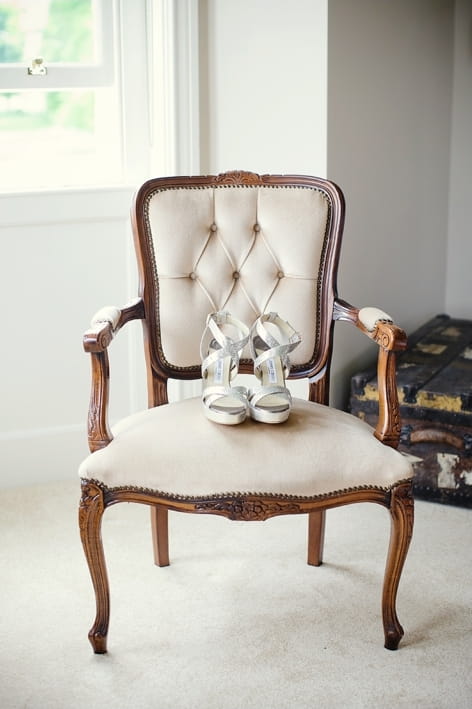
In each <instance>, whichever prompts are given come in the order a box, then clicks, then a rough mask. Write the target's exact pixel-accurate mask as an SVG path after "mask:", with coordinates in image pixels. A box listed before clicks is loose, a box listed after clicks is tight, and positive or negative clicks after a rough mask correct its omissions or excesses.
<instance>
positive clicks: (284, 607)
mask: <svg viewBox="0 0 472 709" xmlns="http://www.w3.org/2000/svg"><path fill="white" fill-rule="evenodd" d="M78 495H79V489H78V483H77V484H76V483H75V482H71V483H60V484H58V485H54V486H53V485H48V486H42V487H35V488H24V489H13V490H8V491H3V492H2V493H1V494H0V498H1V500H0V501H1V505H0V539H1V549H0V571H1V586H0V609H1V614H2V618H1V626H0V706H1V707H2V709H13V708H17V707H18V708H19V707H21V708H22V709H49V708H51V709H56V708H57V709H72V708H74V709H76V708H77V709H79V708H80V709H82V708H84V709H85V708H87V709H95V708H97V709H98V708H99V707H100V708H102V707H105V708H115V707H116V708H117V709H118V708H119V709H126V708H128V707H129V708H133V709H135V708H136V709H139V708H141V707H143V708H147V707H153V708H156V709H164V708H169V709H170V708H171V707H172V708H173V709H180V708H182V709H183V708H189V709H190V708H192V709H193V708H194V707H204V708H205V709H236V708H238V709H239V708H241V709H243V708H244V709H256V708H257V709H260V708H263V709H265V708H266V707H267V708H272V707H274V708H277V709H279V708H285V707H287V708H294V709H298V708H299V709H302V708H305V707H307V708H308V707H310V708H318V707H321V708H323V707H349V708H350V707H385V706H391V707H413V708H416V707H425V708H427V709H434V708H436V707H437V708H439V707H441V708H443V707H444V708H445V707H448V708H449V707H451V708H459V709H460V708H462V707H463V708H464V709H466V708H467V709H469V708H470V707H472V632H471V631H472V563H471V562H472V533H471V526H472V510H465V509H458V508H453V507H446V506H441V505H435V504H431V503H427V502H418V503H417V507H416V529H415V536H414V539H413V544H412V548H411V551H410V555H409V558H408V561H407V565H406V567H405V570H404V574H403V579H402V584H401V586H400V593H399V601H398V613H399V617H400V620H401V622H402V623H403V625H404V627H405V631H406V634H405V638H404V639H403V641H402V643H401V645H400V649H399V650H398V651H397V652H390V651H388V650H385V649H384V648H383V633H382V627H381V621H380V593H381V579H382V574H383V563H384V558H385V552H386V547H387V541H388V532H389V516H388V513H387V512H386V510H385V509H383V508H381V507H378V506H376V505H371V504H365V505H358V506H354V507H346V508H341V509H338V510H333V511H331V512H330V513H328V525H327V537H326V548H325V559H326V563H325V564H324V565H323V566H322V567H320V568H313V567H308V566H307V565H306V562H305V555H306V547H305V543H306V518H305V517H288V518H276V519H273V520H269V521H267V522H264V523H252V524H244V523H236V522H229V521H228V520H225V519H222V518H217V517H203V516H202V517H198V516H194V515H183V514H180V515H179V514H173V515H172V516H171V555H172V556H171V560H172V565H171V566H170V567H168V568H166V569H159V568H157V567H155V566H154V565H153V563H152V554H151V541H150V532H149V518H148V515H149V512H148V509H147V508H146V507H138V506H136V505H118V506H116V507H115V508H112V509H110V510H108V511H107V513H106V514H105V523H104V539H105V545H106V551H107V555H108V563H109V575H110V582H111V592H112V616H111V625H110V634H109V650H110V652H109V654H108V655H105V656H97V655H94V654H93V653H92V650H91V647H90V645H89V643H88V640H87V632H88V629H89V627H90V625H91V623H92V620H93V615H94V600H93V595H92V586H91V583H90V579H89V577H88V571H87V569H86V566H85V562H84V559H83V555H82V549H81V547H80V542H79V536H78V529H77V521H76V518H77V514H76V509H77V502H78Z"/></svg>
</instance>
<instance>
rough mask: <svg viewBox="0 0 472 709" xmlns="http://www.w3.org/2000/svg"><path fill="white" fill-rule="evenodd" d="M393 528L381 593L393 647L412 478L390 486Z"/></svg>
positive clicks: (396, 638)
mask: <svg viewBox="0 0 472 709" xmlns="http://www.w3.org/2000/svg"><path fill="white" fill-rule="evenodd" d="M390 515H391V521H392V528H391V533H390V546H389V549H388V556H387V565H386V568H385V578H384V587H383V595H382V617H383V625H384V633H385V647H386V648H387V650H396V649H397V648H398V645H399V643H400V640H401V639H402V637H403V628H402V626H401V625H400V622H399V620H398V617H397V612H396V599H397V591H398V584H399V583H400V576H401V573H402V569H403V565H404V563H405V559H406V555H407V552H408V547H409V546H410V541H411V536H412V534H413V517H414V503H413V495H412V485H411V482H409V483H404V484H402V485H398V486H397V487H395V488H393V490H392V496H391V501H390Z"/></svg>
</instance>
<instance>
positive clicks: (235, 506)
mask: <svg viewBox="0 0 472 709" xmlns="http://www.w3.org/2000/svg"><path fill="white" fill-rule="evenodd" d="M195 511H196V512H212V513H214V514H223V515H225V516H226V517H228V518H229V519H232V520H246V521H263V520H265V519H268V518H269V517H273V516H275V515H280V514H297V513H299V512H301V509H300V505H298V504H296V503H293V502H286V503H283V502H264V501H262V500H244V499H242V498H235V499H231V500H210V501H206V502H198V503H197V504H196V505H195Z"/></svg>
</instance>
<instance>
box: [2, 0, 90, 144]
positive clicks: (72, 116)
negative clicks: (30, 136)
mask: <svg viewBox="0 0 472 709" xmlns="http://www.w3.org/2000/svg"><path fill="white" fill-rule="evenodd" d="M93 40H94V38H93V16H92V8H91V0H50V4H49V17H48V22H47V25H46V27H45V28H44V31H43V36H42V49H41V52H42V56H43V59H44V62H45V65H46V67H47V65H48V64H49V63H53V62H65V63H76V62H80V63H92V62H93V61H94V43H93ZM23 44H24V36H23V34H22V30H21V22H20V10H19V8H18V7H17V6H16V5H14V4H7V3H1V2H0V62H1V63H5V62H12V63H17V62H22V63H23V62H24V63H25V65H27V64H29V62H30V61H31V60H32V59H34V57H27V58H25V57H23ZM25 70H26V69H25ZM2 96H3V97H4V99H6V101H5V100H4V101H3V102H2V104H1V110H0V130H35V129H41V128H42V129H44V128H50V127H51V128H52V127H54V126H57V125H60V126H62V127H63V128H66V129H72V130H77V131H91V130H92V129H93V124H94V92H93V91H92V90H90V91H83V90H81V91H49V92H46V93H45V106H44V110H43V111H40V112H39V111H38V112H34V111H31V112H30V111H27V110H24V109H23V110H22V108H21V107H19V106H21V102H19V101H18V100H17V97H18V92H15V93H11V92H9V93H2V94H0V97H2ZM25 105H26V103H25Z"/></svg>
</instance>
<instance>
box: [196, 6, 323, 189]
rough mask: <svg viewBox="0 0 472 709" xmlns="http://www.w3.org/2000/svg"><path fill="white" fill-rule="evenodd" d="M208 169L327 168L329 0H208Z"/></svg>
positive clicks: (204, 160)
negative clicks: (288, 0)
mask: <svg viewBox="0 0 472 709" xmlns="http://www.w3.org/2000/svg"><path fill="white" fill-rule="evenodd" d="M200 5H201V11H202V15H201V27H202V54H201V64H200V66H201V74H202V122H201V129H202V130H201V134H202V155H201V165H202V171H203V172H211V173H213V172H221V171H224V170H235V169H246V170H253V171H255V172H300V173H304V172H306V173H308V174H318V175H323V174H324V173H325V170H326V72H327V66H326V47H327V26H326V22H327V0H295V2H287V1H286V0H238V2H235V1H234V0H204V2H202V3H200Z"/></svg>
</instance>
